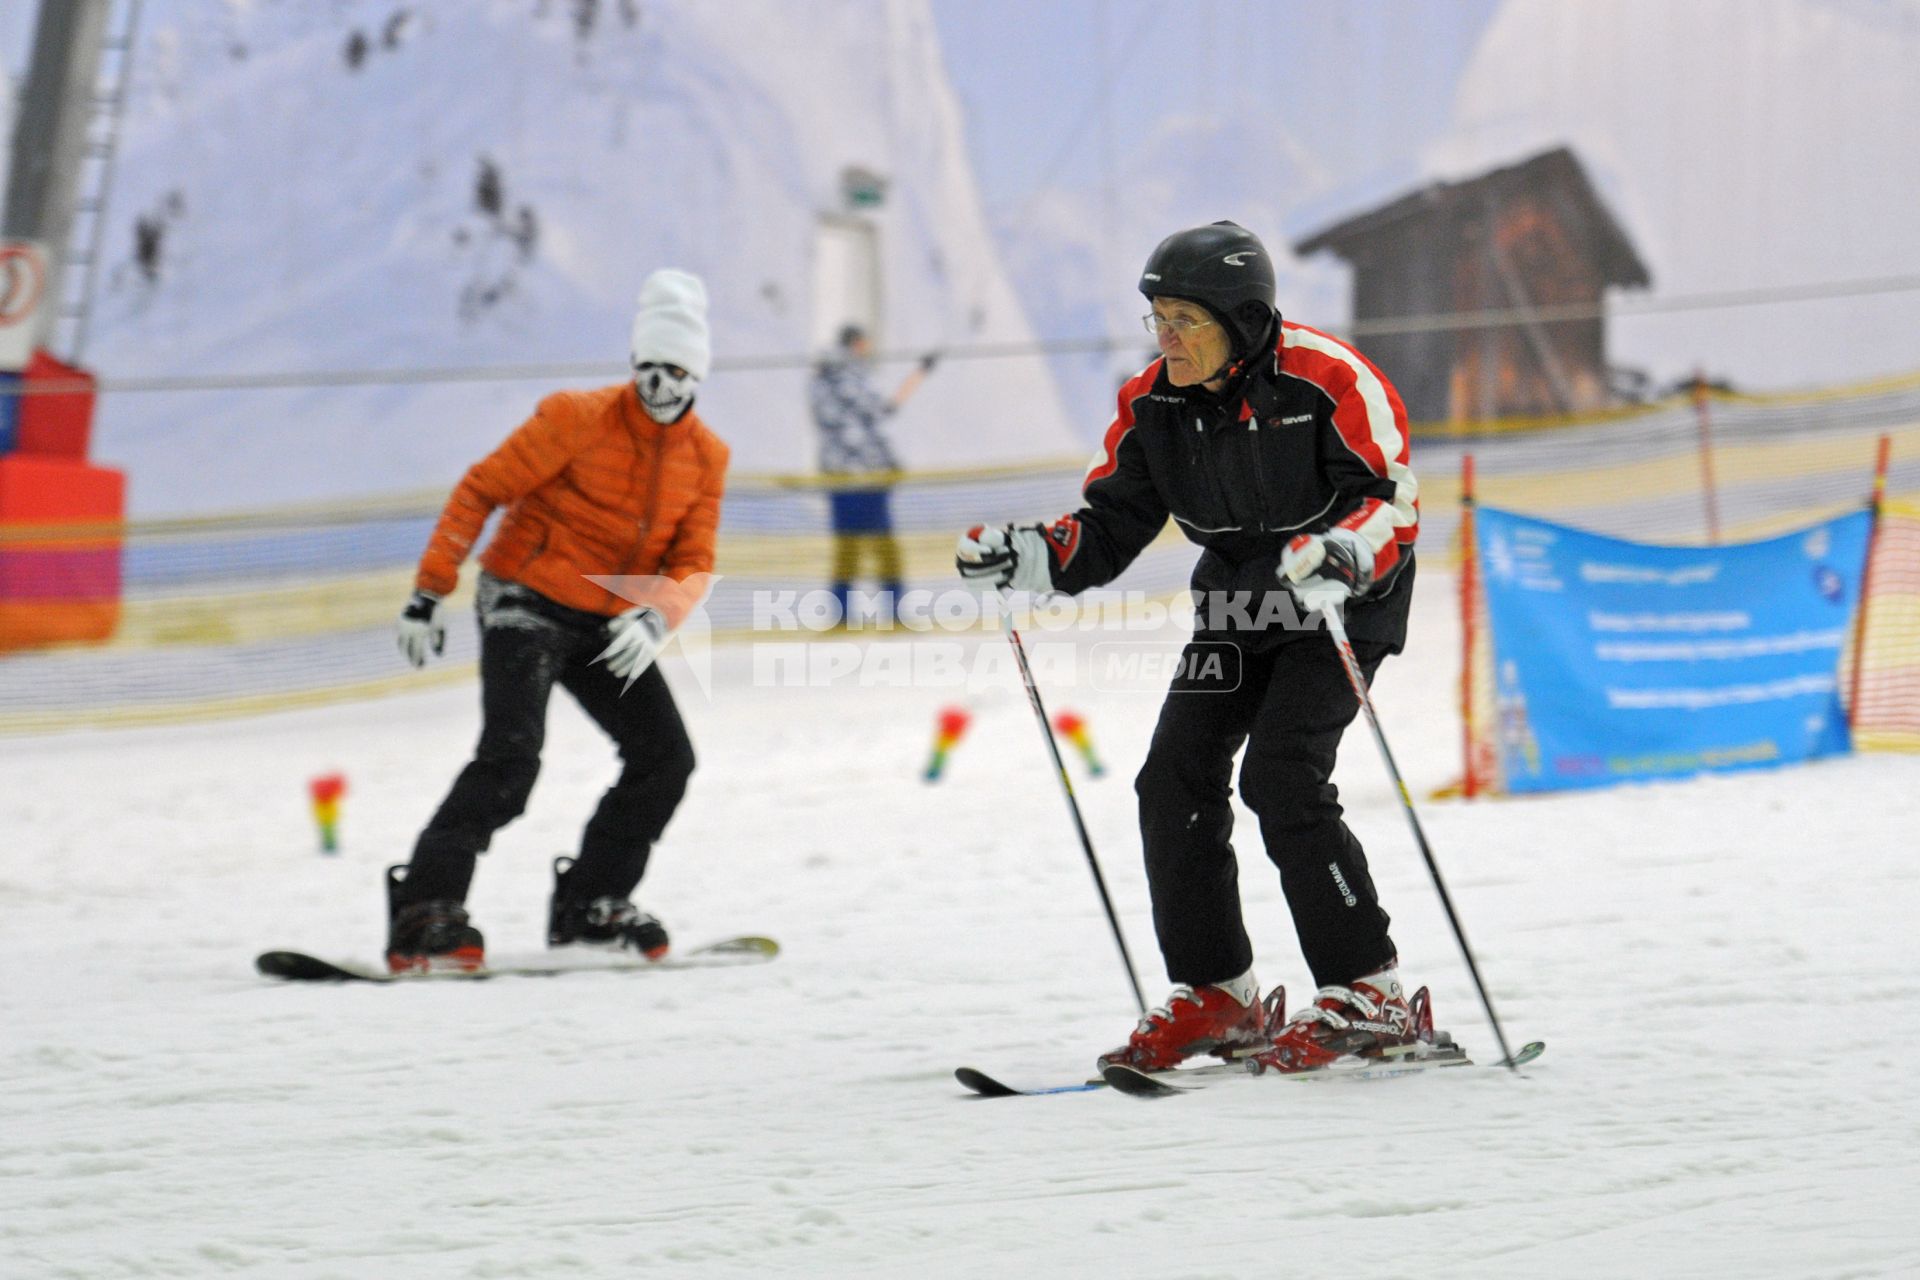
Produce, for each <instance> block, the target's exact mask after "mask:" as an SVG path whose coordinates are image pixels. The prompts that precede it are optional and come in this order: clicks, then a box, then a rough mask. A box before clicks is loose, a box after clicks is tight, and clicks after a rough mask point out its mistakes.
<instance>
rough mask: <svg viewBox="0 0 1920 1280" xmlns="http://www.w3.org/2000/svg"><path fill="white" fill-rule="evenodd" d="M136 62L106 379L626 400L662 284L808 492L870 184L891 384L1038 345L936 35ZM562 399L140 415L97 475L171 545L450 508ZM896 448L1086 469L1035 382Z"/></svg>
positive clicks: (159, 51)
mask: <svg viewBox="0 0 1920 1280" xmlns="http://www.w3.org/2000/svg"><path fill="white" fill-rule="evenodd" d="M140 40H141V55H140V56H141V62H140V65H139V69H138V72H137V75H136V88H135V92H134V94H133V97H132V100H131V102H130V105H129V111H128V116H127V118H126V121H125V125H124V137H123V142H122V158H121V160H120V162H119V166H118V173H117V176H116V192H115V197H114V210H115V213H114V225H113V226H111V227H110V228H109V231H108V237H107V241H108V246H109V250H108V260H109V261H110V262H111V263H112V266H111V269H110V270H109V271H108V272H107V273H106V275H105V277H104V280H103V286H102V290H101V293H100V296H99V298H98V300H97V304H96V308H95V314H94V316H93V320H92V326H93V333H92V340H91V341H90V343H89V345H88V348H87V351H86V353H85V355H86V359H87V362H88V363H89V364H90V365H92V366H93V367H95V368H97V369H99V370H101V371H103V372H107V373H109V374H110V376H116V377H120V378H122V379H128V378H131V379H138V378H140V377H142V376H147V377H164V376H168V375H178V374H183V373H187V374H196V373H207V372H217V373H221V374H230V373H239V374H246V373H254V372H257V373H268V372H273V373H279V372H285V371H304V370H314V371H337V370H389V369H457V370H464V369H473V368H477V367H487V366H501V365H509V366H511V365H538V364H543V363H545V364H552V363H555V362H560V363H566V362H573V363H583V362H584V363H587V364H589V365H590V364H591V362H593V361H597V360H604V362H605V373H604V375H599V376H596V375H592V374H588V375H586V376H584V377H580V378H576V379H574V380H573V381H574V383H575V384H576V385H592V384H594V383H596V382H599V383H605V382H611V381H614V380H615V379H617V378H618V377H620V376H622V374H623V371H624V368H625V363H626V342H627V332H628V326H629V324H630V323H631V318H632V309H633V303H634V298H635V295H636V292H637V290H638V287H639V283H640V281H641V280H642V279H643V278H644V276H645V275H646V274H647V272H649V271H651V270H652V269H654V268H656V267H660V266H667V265H672V266H679V267H683V268H686V269H688V270H691V271H694V272H696V273H699V274H701V275H702V276H703V277H704V278H705V279H706V282H707V285H708V288H709V291H710V293H711V296H712V325H713V331H714V348H715V354H716V361H717V366H716V371H715V373H714V375H713V376H712V377H711V378H710V379H709V380H708V383H707V385H706V386H705V387H704V388H703V390H702V393H701V397H700V406H701V411H702V414H703V416H705V417H706V418H707V420H708V421H709V423H710V424H711V425H712V426H713V427H714V428H715V429H716V430H718V431H719V432H720V433H721V434H722V436H723V437H725V438H727V439H728V440H729V441H730V442H731V443H732V445H733V447H734V454H735V459H736V463H735V465H736V467H738V468H740V469H742V470H748V471H761V472H765V471H804V470H807V469H809V468H810V466H811V464H812V458H813V450H814V441H813V429H812V426H811V423H810V421H809V420H808V418H807V416H806V410H805V393H804V378H805V368H804V363H803V361H804V357H805V355H806V354H807V353H809V352H810V351H817V350H818V348H819V343H820V338H821V332H820V331H821V328H822V325H821V322H820V318H819V316H818V315H817V313H816V308H815V306H814V299H813V296H812V292H813V280H812V270H813V255H814V252H815V240H816V235H817V229H818V226H819V222H820V218H821V216H822V214H829V213H834V212H837V211H840V210H842V209H843V208H844V204H845V201H844V196H843V192H842V186H841V183H842V176H843V174H844V173H845V172H846V170H848V169H849V168H856V167H857V168H860V169H863V170H866V171H869V172H871V173H874V174H876V175H879V176H880V177H881V178H882V179H883V181H884V182H885V184H886V185H885V194H884V197H883V200H882V203H880V204H879V205H878V206H877V207H871V208H867V209H863V210H862V211H861V216H862V217H864V218H865V219H866V220H867V221H868V222H870V223H871V224H872V225H873V226H874V227H875V228H876V230H877V242H878V244H879V255H880V265H881V273H880V274H881V278H882V281H883V285H882V296H881V297H880V299H879V308H878V313H879V314H878V319H879V333H878V336H879V338H880V339H881V342H880V345H881V347H882V348H883V350H887V351H899V352H902V353H908V352H914V351H920V350H926V349H934V348H944V347H947V346H951V345H954V344H957V343H1003V344H1004V343H1023V342H1027V341H1030V340H1031V338H1032V336H1033V335H1032V331H1031V330H1030V328H1029V327H1028V325H1027V322H1026V319H1025V317H1024V315H1023V313H1022V310H1021V307H1020V305H1019V302H1018V301H1017V299H1016V298H1015V296H1014V293H1013V291H1012V289H1011V288H1010V286H1009V284H1008V281H1007V278H1006V275H1005V273H1004V270H1003V269H1002V266H1001V264H1000V261H999V258H998V255H997V253H996V252H995V249H994V246H993V244H992V243H991V240H990V237H989V235H988V233H987V230H986V225H985V222H984V219H983V217H982V215H981V212H980V207H979V201H978V198H977V195H976V193H975V190H974V184H973V178H972V175H971V173H970V171H969V168H968V160H967V154H966V149H965V146H964V141H963V131H962V126H961V120H960V117H959V113H958V110H957V107H956V104H955V101H954V98H953V96H952V93H951V91H950V89H949V87H948V83H947V78H946V73H945V69H944V67H943V65H942V62H941V55H940V50H939V47H938V44H937V41H936V39H935V37H934V31H933V27H932V23H931V20H930V18H929V16H928V13H927V9H926V6H925V4H924V3H921V2H919V0H851V2H849V3H837V4H834V5H831V6H814V5H795V4H789V3H782V2H781V0H738V2H731V0H730V2H729V3H726V4H710V3H696V2H694V0H647V2H646V3H645V4H640V3H637V2H636V0H627V2H625V3H605V4H598V5H579V4H570V5H563V4H556V3H548V2H545V0H473V2H471V3H461V4H414V5H397V6H396V5H394V4H370V3H368V4H360V3H350V2H342V3H327V4H310V3H304V2H302V3H295V2H294V0H278V2H275V0H260V2H258V3H253V4H248V5H214V4H207V3H204V0H164V2H161V3H151V4H148V5H147V6H146V13H145V15H144V16H143V19H142V32H141V36H140ZM268 103H271V104H274V105H273V106H271V107H267V106H265V105H264V104H268ZM137 229H138V230H139V231H140V234H136V230H137ZM143 236H144V239H145V241H146V243H147V248H146V249H145V250H144V251H142V252H136V246H138V245H140V243H141V240H142V237H143ZM910 367H911V366H910V365H908V364H905V363H900V364H896V365H892V366H887V365H883V366H882V367H881V368H880V369H879V370H878V371H877V376H878V378H879V380H880V381H881V382H882V383H883V385H885V384H886V383H887V382H888V380H889V379H892V378H897V377H899V376H900V375H902V374H904V373H905V371H906V370H907V369H908V368H910ZM554 385H555V382H554V380H553V379H552V378H551V377H548V378H544V379H528V380H524V381H510V382H499V381H492V382H445V383H438V384H429V383H406V384H401V385H390V386H373V387H368V386H324V387H315V388H305V389H291V390H286V389H282V390H258V391H250V392H246V393H230V392H228V393H222V392H206V393H201V392H190V391H165V392H153V393H142V392H130V393H126V394H122V395H117V396H113V397H109V398H108V400H107V402H106V405H105V411H104V414H103V420H102V422H101V427H100V431H99V434H98V437H97V445H96V450H95V452H96V455H97V456H99V457H100V458H102V459H103V460H106V461H110V462H113V463H115V464H118V465H122V466H125V467H127V469H128V471H129V473H130V475H131V477H132V489H131V497H132V504H133V506H134V508H135V510H136V512H139V513H148V514H151V513H160V512H177V511H183V510H195V509H209V508H216V509H218V508H231V507H234V506H236V505H246V506H263V505H271V504H274V503H280V502H286V501H297V500H311V499H323V498H332V497H340V496H349V495H361V494H377V493H392V492H398V491H409V490H417V489H422V488H433V487H440V486H446V485H450V484H451V483H452V481H453V480H454V479H456V478H457V477H458V475H459V473H460V471H461V470H462V469H463V468H464V467H465V466H466V465H468V464H469V463H470V462H472V461H473V460H474V459H476V458H478V457H479V456H480V455H481V454H483V453H484V452H485V451H486V450H487V449H489V448H491V447H492V445H493V444H494V443H496V442H497V441H498V440H499V439H500V438H501V437H503V436H504V435H505V434H506V432H507V431H508V430H510V429H511V428H512V427H514V426H515V425H517V424H518V423H519V422H520V421H521V420H522V418H523V417H524V416H525V415H526V414H527V413H528V412H529V411H530V410H531V408H532V406H533V404H534V403H535V402H536V400H537V399H538V397H539V396H540V395H543V394H545V393H546V392H547V391H549V390H551V389H553V386H554ZM895 435H896V439H897V443H898V446H899V449H900V452H901V453H902V455H903V456H904V459H905V461H906V462H907V463H908V465H910V466H913V467H916V468H923V469H924V468H936V467H944V466H962V465H974V464H981V463H1004V462H1009V461H1022V460H1028V459H1033V458H1058V457H1060V456H1062V455H1065V454H1077V453H1078V452H1079V450H1080V445H1079V443H1078V442H1077V441H1076V440H1075V439H1074V438H1073V437H1072V436H1071V434H1070V433H1069V431H1068V429H1067V426H1066V423H1065V419H1064V416H1063V414H1062V411H1061V408H1060V404H1059V401H1058V397H1057V394H1056V392H1055V390H1054V386H1053V383H1052V381H1051V378H1050V376H1049V374H1048V372H1047V370H1046V368H1045V366H1044V365H1043V364H1042V363H1041V362H1039V361H1037V360H1033V361H1001V362H994V363H993V364H991V365H988V364H986V363H984V362H979V361H967V360H958V359H956V360H953V361H950V362H948V363H947V365H946V366H945V367H943V368H942V369H941V370H940V373H939V376H938V377H936V378H933V379H931V380H929V382H928V384H927V386H926V389H925V390H924V391H923V392H922V393H921V394H920V395H918V396H917V397H915V399H914V401H913V402H912V404H911V405H910V406H909V407H908V408H907V409H906V410H905V411H903V413H902V414H901V416H900V418H899V419H898V421H897V423H896V425H895Z"/></svg>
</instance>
